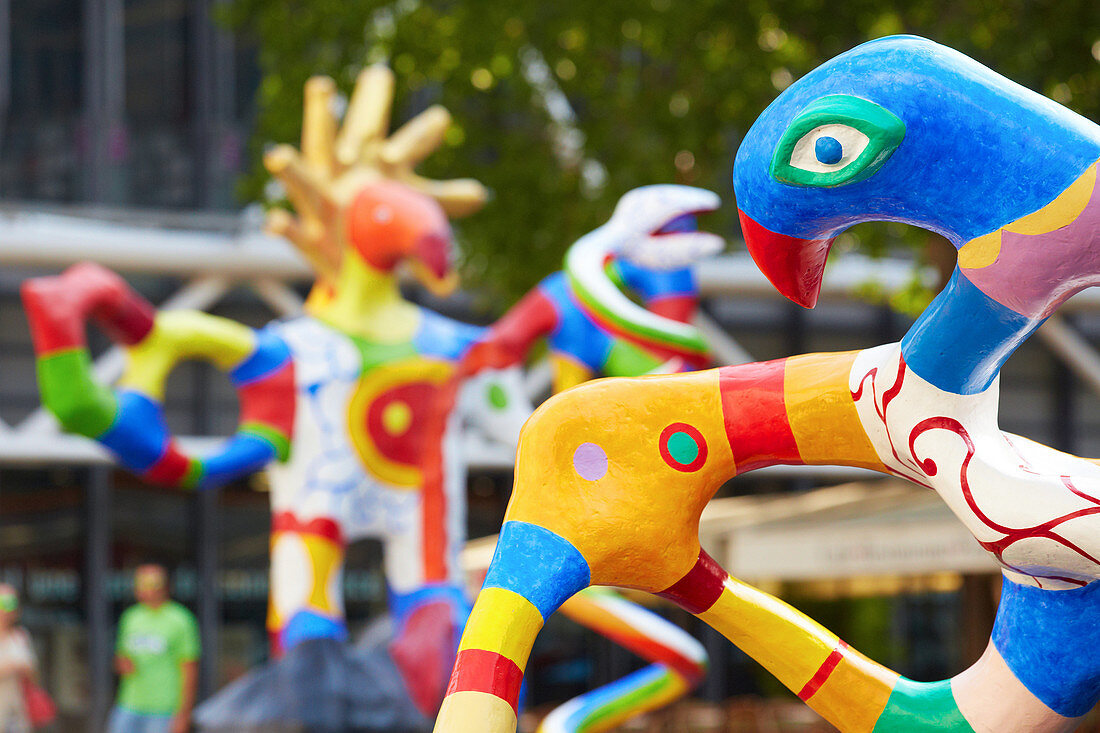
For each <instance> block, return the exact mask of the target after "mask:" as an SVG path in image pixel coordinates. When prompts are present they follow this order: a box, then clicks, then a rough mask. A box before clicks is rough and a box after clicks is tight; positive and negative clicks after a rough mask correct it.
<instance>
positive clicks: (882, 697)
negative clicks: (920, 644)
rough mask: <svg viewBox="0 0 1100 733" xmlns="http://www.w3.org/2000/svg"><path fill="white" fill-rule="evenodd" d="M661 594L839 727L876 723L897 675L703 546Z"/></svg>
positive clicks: (856, 728) (864, 728) (861, 727)
mask: <svg viewBox="0 0 1100 733" xmlns="http://www.w3.org/2000/svg"><path fill="white" fill-rule="evenodd" d="M658 595H661V596H663V597H665V598H669V599H670V600H673V601H675V602H676V603H678V604H679V605H681V606H682V607H683V608H685V609H687V610H688V611H690V612H691V613H694V614H695V615H696V616H698V617H699V618H700V619H702V620H703V621H705V622H706V623H707V624H709V625H710V626H712V627H713V628H714V629H716V630H717V631H719V632H720V633H721V634H722V635H723V636H725V637H726V638H727V639H729V640H730V641H732V642H733V643H734V644H736V645H737V646H738V647H739V648H740V649H741V650H742V651H744V652H745V653H746V654H748V655H749V656H751V657H752V658H753V659H755V660H756V661H758V662H760V663H761V664H762V665H763V666H764V667H766V668H767V669H768V671H770V672H771V673H772V674H773V675H775V676H776V678H778V679H779V681H780V682H782V683H783V684H784V685H786V686H787V687H788V688H789V689H790V690H792V691H794V692H795V693H796V694H798V696H799V697H800V698H801V699H802V700H804V701H805V702H806V703H807V704H808V705H809V706H810V707H811V708H813V709H814V710H816V711H817V712H818V713H820V714H821V715H822V716H823V717H824V718H825V719H826V720H828V721H829V722H830V723H832V724H833V725H835V726H837V727H838V728H840V729H841V730H844V731H871V730H873V729H874V728H875V725H876V722H877V721H878V719H879V717H880V716H881V715H882V714H883V712H884V711H885V709H886V707H887V701H888V700H889V699H890V697H891V693H892V692H893V690H894V687H895V686H896V685H897V683H898V681H899V679H900V678H899V676H898V674H897V673H895V672H892V671H890V670H889V669H886V668H885V667H882V666H881V665H879V664H877V663H875V662H872V661H871V660H869V659H867V658H866V657H864V656H863V655H862V654H860V653H859V652H857V651H855V650H854V649H852V648H850V647H849V646H848V645H847V644H845V643H844V642H843V641H842V640H841V639H839V638H838V637H837V636H836V635H835V634H833V633H832V632H830V631H829V630H828V629H826V628H824V627H823V626H821V625H820V624H818V623H817V622H816V621H814V620H812V619H810V618H809V617H808V616H805V615H804V614H802V613H800V612H799V611H797V610H795V609H794V608H792V607H790V606H788V605H787V604H786V603H783V602H782V601H780V600H779V599H777V598H774V597H772V596H770V595H768V594H767V593H764V592H762V591H759V590H757V589H756V588H753V587H752V586H749V585H746V584H744V583H742V582H741V581H739V580H736V579H735V578H732V577H730V576H729V575H728V574H727V573H726V572H725V571H724V570H723V569H722V568H721V566H719V565H718V563H716V562H715V561H714V560H712V559H711V558H710V557H709V556H708V555H707V554H706V553H705V552H701V553H700V555H699V561H698V562H697V563H696V564H695V567H694V568H692V569H691V571H690V572H689V573H687V575H685V576H684V577H683V578H682V579H681V580H680V581H678V582H677V583H676V584H674V585H673V586H671V587H669V588H668V589H666V590H665V591H662V592H661V593H659V594H658Z"/></svg>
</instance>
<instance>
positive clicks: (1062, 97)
mask: <svg viewBox="0 0 1100 733" xmlns="http://www.w3.org/2000/svg"><path fill="white" fill-rule="evenodd" d="M224 18H225V20H226V22H227V23H228V24H229V25H231V26H232V27H235V28H236V29H238V30H239V32H242V33H244V34H245V35H247V36H249V37H251V38H252V39H253V40H254V42H255V43H256V44H257V46H258V48H259V61H260V65H261V69H262V73H263V80H262V83H261V85H260V89H259V91H258V123H257V126H256V131H255V135H254V140H253V144H252V151H253V158H254V160H255V161H256V162H255V164H254V166H253V169H252V172H251V173H250V174H249V175H248V176H247V177H246V179H245V180H244V181H243V183H242V191H243V194H244V195H245V196H246V197H247V198H249V199H261V198H262V197H263V192H264V186H265V182H266V180H267V177H266V175H265V174H264V172H263V169H262V167H261V165H260V164H259V153H260V152H261V151H262V149H263V146H264V145H266V144H269V143H273V142H294V141H295V138H296V135H297V134H298V126H299V124H300V115H301V105H302V85H303V84H304V82H305V81H306V79H307V78H308V77H309V76H310V75H312V74H328V75H330V76H332V77H334V78H335V79H336V80H337V82H338V84H339V86H340V87H341V89H343V90H344V91H345V92H347V91H348V90H350V88H351V85H352V82H353V80H354V77H355V74H356V73H357V71H358V70H359V69H360V68H361V67H362V65H363V64H364V63H367V62H371V61H376V60H387V61H388V62H389V63H390V65H391V66H392V67H393V69H394V70H395V72H396V74H397V80H398V99H397V103H396V106H395V110H396V112H395V114H396V115H397V118H396V119H395V123H396V122H401V121H403V120H404V119H407V118H409V117H411V116H412V115H413V114H415V113H416V112H418V111H420V110H421V109H423V108H425V107H427V106H428V105H429V104H432V103H435V102H439V103H442V104H444V105H445V106H447V107H448V108H449V109H450V110H451V112H452V113H453V115H454V118H455V125H454V126H453V128H452V130H451V131H450V132H449V133H448V137H447V143H448V144H447V146H446V147H445V148H444V149H443V150H441V151H439V152H438V153H436V154H435V155H433V157H432V159H431V160H429V161H428V162H427V163H426V164H425V166H424V172H425V173H427V174H428V175H431V176H433V177H440V178H447V177H454V176H473V177H476V178H478V179H479V180H481V181H482V182H484V183H485V184H486V185H488V186H489V187H490V189H491V190H492V191H493V196H494V197H493V199H492V200H491V201H490V202H489V204H488V206H486V208H485V209H484V210H483V211H482V212H480V213H478V214H476V215H474V216H473V217H471V218H469V219H468V220H463V221H461V222H460V223H459V224H458V229H459V232H460V239H461V241H462V245H463V251H464V255H465V257H464V259H465V261H464V267H465V274H466V276H467V278H469V279H471V280H472V281H473V282H474V283H475V284H476V285H477V286H478V287H479V288H483V289H486V291H487V292H490V293H493V294H494V295H497V296H499V302H500V304H501V305H505V304H506V303H507V302H508V299H510V298H514V297H515V296H517V295H518V294H520V293H521V292H523V291H524V290H525V289H526V288H528V287H530V286H531V285H532V284H533V283H534V282H536V281H537V280H538V279H539V278H540V277H541V276H543V275H545V274H546V273H548V272H550V271H552V270H554V269H556V268H558V267H559V266H560V262H561V256H562V254H563V252H564V250H565V248H566V247H567V246H568V245H569V244H570V243H571V242H572V241H574V240H575V239H576V238H577V237H578V236H579V235H581V234H583V233H584V232H586V231H588V230H590V229H591V228H593V227H595V226H597V225H599V224H600V223H602V222H603V221H604V220H606V218H607V216H608V215H609V213H610V210H611V207H612V206H613V205H614V202H615V201H616V200H617V198H618V197H619V196H620V195H621V194H622V193H623V192H625V191H627V190H629V189H630V188H633V187H635V186H639V185H643V184H646V183H658V182H681V183H690V184H693V185H698V186H703V187H707V188H710V189H712V190H714V191H717V192H718V193H719V194H721V195H722V196H723V198H724V199H725V200H726V201H727V204H728V205H727V206H726V207H725V208H724V211H723V212H722V213H721V214H719V215H715V216H713V217H712V218H711V221H710V222H709V223H708V226H709V227H710V228H713V229H714V230H715V231H718V232H720V233H723V234H726V235H728V236H730V237H731V238H736V236H737V223H736V215H735V210H734V207H733V206H732V203H733V202H732V190H731V186H730V183H729V180H730V169H731V165H732V161H733V156H734V153H735V152H736V149H737V144H738V142H739V140H740V137H741V135H742V134H743V133H744V131H745V130H747V129H748V126H749V125H750V124H751V123H752V121H753V120H754V119H755V117H756V116H757V115H758V114H759V112H760V111H761V110H762V109H763V108H764V107H765V106H766V105H767V104H768V102H769V101H771V99H772V98H773V97H774V96H775V95H776V94H777V91H778V90H780V89H782V88H784V87H786V86H787V85H788V84H790V83H791V81H793V80H794V79H797V78H798V77H799V76H801V75H803V74H805V73H806V72H808V71H809V70H811V69H813V68H814V67H815V66H816V65H818V64H819V63H821V62H822V61H824V60H827V59H828V58H830V57H832V56H834V55H836V54H838V53H840V52H842V51H844V50H846V49H848V48H850V47H852V46H854V45H856V44H858V43H860V42H862V41H865V40H868V39H871V38H877V37H880V36H883V35H888V34H893V33H915V34H918V35H922V36H926V37H929V38H932V39H934V40H937V41H939V42H941V43H945V44H947V45H949V46H953V47H955V48H957V49H959V50H961V51H963V52H964V53H967V54H969V55H971V56H973V57H975V58H976V59H978V60H979V61H981V62H982V63H984V64H986V65H988V66H990V67H992V68H993V69H995V70H997V71H999V72H1001V73H1002V74H1004V75H1006V76H1008V77H1009V78H1012V79H1015V80H1016V81H1019V82H1020V83H1022V84H1024V85H1026V86H1028V87H1031V88H1033V89H1036V90H1038V91H1041V92H1042V93H1044V94H1047V95H1048V96H1051V97H1053V98H1054V99H1056V100H1058V101H1059V102H1062V103H1064V104H1067V105H1068V106H1070V107H1071V108H1073V109H1075V110H1077V111H1078V112H1081V113H1082V114H1084V115H1085V116H1087V117H1090V118H1091V119H1094V120H1097V119H1100V63H1098V60H1100V3H1097V2H1096V0H1058V1H1057V2H1054V1H1053V0H1044V1H1038V0H1002V1H1001V2H997V3H991V2H988V0H955V1H954V2H951V3H944V2H940V1H937V0H905V1H902V0H850V1H849V2H844V3H836V2H828V1H827V0H741V1H740V2H727V1H725V0H692V2H683V1H681V2H675V1H674V0H602V1H601V2H557V3H554V2H544V1H543V0H476V1H475V0H467V1H466V2H458V1H454V0H452V1H446V0H435V1H429V0H396V2H379V1H378V0H356V1H355V2H347V1H346V0H276V1H274V2H273V1H272V0H233V1H232V2H231V3H230V4H229V5H228V6H225V8H224ZM530 49H534V50H535V51H537V52H538V54H539V55H541V58H542V59H544V60H545V62H546V64H547V65H548V67H549V68H550V69H551V70H552V74H553V79H554V82H555V83H556V84H557V86H558V87H560V89H561V90H562V91H563V92H564V93H565V95H566V96H567V98H568V100H569V102H570V105H571V107H572V109H573V110H574V112H575V115H576V129H577V130H578V131H579V132H580V133H582V134H583V156H584V157H585V158H587V159H589V160H592V161H598V163H599V164H600V165H602V167H603V169H604V170H606V180H605V181H604V182H603V185H595V186H593V185H586V180H590V179H591V176H589V177H588V178H586V176H585V175H582V173H583V172H584V171H585V170H586V169H585V168H584V166H582V165H578V164H577V161H576V160H564V161H563V159H562V156H560V155H555V140H556V139H557V138H556V137H555V134H554V132H553V131H554V126H553V125H552V124H551V119H550V116H549V115H548V113H547V111H546V110H545V109H544V108H543V106H542V105H541V103H540V101H539V95H538V94H536V91H535V89H533V88H532V86H531V84H530V83H529V81H528V79H527V78H526V77H525V75H524V73H522V71H523V62H522V59H523V58H524V54H525V52H529V51H530ZM587 170H588V172H589V173H590V174H591V173H592V171H593V170H595V171H596V172H597V173H598V172H599V168H598V166H595V167H593V165H592V164H589V167H588V169H587ZM597 182H598V181H597ZM895 241H900V242H902V243H909V244H910V245H912V246H917V247H919V246H921V245H920V243H921V242H922V241H923V239H922V238H920V237H918V236H914V235H911V234H909V233H906V232H904V230H903V228H899V227H898V226H896V225H895V226H894V227H892V228H891V227H886V228H883V227H879V228H876V229H870V230H868V229H866V228H858V229H857V230H855V231H854V233H853V235H852V236H851V237H849V238H848V239H847V244H848V246H853V245H856V246H861V247H864V248H868V249H871V250H874V249H876V248H881V247H882V246H883V244H884V243H885V242H895Z"/></svg>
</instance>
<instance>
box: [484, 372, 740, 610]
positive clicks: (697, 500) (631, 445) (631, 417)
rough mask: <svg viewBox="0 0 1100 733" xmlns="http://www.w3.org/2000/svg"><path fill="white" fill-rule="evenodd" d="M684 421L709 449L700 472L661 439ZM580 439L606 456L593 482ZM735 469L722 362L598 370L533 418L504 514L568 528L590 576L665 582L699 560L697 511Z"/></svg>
mask: <svg viewBox="0 0 1100 733" xmlns="http://www.w3.org/2000/svg"><path fill="white" fill-rule="evenodd" d="M674 422H683V423H687V424H689V425H692V426H694V427H695V428H696V429H697V430H699V431H700V433H701V434H702V435H703V437H704V439H705V441H706V444H707V452H708V457H707V460H706V462H705V464H704V465H703V466H702V467H701V468H700V469H699V470H698V471H695V472H694V473H684V472H682V471H678V470H676V469H674V468H672V467H670V466H669V465H668V464H667V463H665V461H664V460H663V459H662V458H661V455H660V451H659V439H660V435H661V431H662V430H664V428H665V427H667V426H668V425H669V424H671V423H674ZM582 443H593V444H595V445H597V446H598V447H599V448H600V449H601V450H602V451H603V452H604V453H605V454H606V456H607V472H606V474H604V475H603V476H601V477H600V478H598V479H597V480H594V481H590V480H588V479H585V478H583V477H582V476H581V475H580V474H579V473H578V472H577V470H576V469H575V468H574V463H573V456H574V453H575V452H576V450H577V448H578V447H579V446H580V445H581V444H582ZM733 474H734V463H733V456H732V455H731V453H730V449H729V443H728V441H727V439H726V433H725V427H724V424H723V421H722V405H721V396H720V394H719V391H718V371H717V370H710V371H705V372H693V373H689V374H674V375H662V376H655V377H636V378H631V379H599V380H596V381H593V382H588V383H586V384H583V385H581V386H579V387H576V388H574V389H571V390H569V391H567V392H563V393H562V394H560V395H557V396H555V397H553V398H551V399H550V400H548V401H547V402H545V403H544V404H543V405H542V406H541V407H540V408H539V409H538V410H536V411H535V413H534V415H532V416H531V418H530V419H529V420H528V421H527V424H526V425H525V426H524V430H523V433H522V435H521V438H520V445H519V450H518V455H517V459H516V481H515V488H514V489H513V491H512V500H511V502H510V503H509V506H508V512H507V514H506V516H505V519H506V520H511V521H522V522H530V523H533V524H537V525H540V526H542V527H545V528H547V529H549V530H550V531H552V532H555V533H556V534H558V535H560V536H562V537H564V538H565V539H566V540H568V541H569V542H570V543H572V545H573V546H574V547H576V548H577V549H578V550H579V551H580V553H581V554H582V555H583V556H584V558H585V560H586V561H587V562H588V565H589V568H590V569H591V572H592V584H593V585H618V586H624V587H634V588H640V589H642V590H648V591H659V590H664V589H665V588H667V587H668V586H670V585H672V584H673V583H675V582H676V581H677V580H679V579H680V578H681V577H682V576H683V575H684V574H685V573H687V572H688V570H690V569H691V568H692V566H693V565H694V564H695V561H696V559H697V558H698V554H699V542H698V528H699V515H700V514H701V513H702V510H703V507H704V506H705V505H706V503H707V501H708V500H709V499H710V498H711V497H712V496H713V495H714V492H715V491H717V490H718V487H719V486H721V485H722V483H723V482H724V481H725V480H726V479H728V478H730V477H731V476H732V475H733Z"/></svg>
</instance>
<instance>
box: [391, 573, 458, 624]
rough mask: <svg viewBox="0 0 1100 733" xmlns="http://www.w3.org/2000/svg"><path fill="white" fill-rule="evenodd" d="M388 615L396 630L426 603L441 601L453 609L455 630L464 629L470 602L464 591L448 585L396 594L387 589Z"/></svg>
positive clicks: (433, 585)
mask: <svg viewBox="0 0 1100 733" xmlns="http://www.w3.org/2000/svg"><path fill="white" fill-rule="evenodd" d="M388 600H389V607H390V615H392V616H393V620H394V623H395V624H396V626H397V628H398V629H401V628H402V627H403V626H404V625H405V621H407V620H408V618H409V616H411V615H412V613H413V612H414V611H416V609H418V608H420V607H421V606H423V605H424V604H426V603H437V602H439V601H443V602H444V603H448V604H450V606H451V608H452V609H454V621H455V626H456V628H459V629H461V628H464V627H465V626H466V619H468V618H469V617H470V601H469V600H468V599H467V598H466V591H465V589H464V588H462V587H461V586H457V585H451V584H449V583H433V584H429V585H424V586H421V587H420V588H417V589H416V590H414V591H411V592H409V593H398V592H397V591H395V590H394V589H393V588H389V594H388Z"/></svg>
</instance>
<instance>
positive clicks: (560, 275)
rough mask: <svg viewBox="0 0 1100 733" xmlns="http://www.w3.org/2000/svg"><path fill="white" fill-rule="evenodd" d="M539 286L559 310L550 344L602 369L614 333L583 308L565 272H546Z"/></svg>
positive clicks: (590, 365)
mask: <svg viewBox="0 0 1100 733" xmlns="http://www.w3.org/2000/svg"><path fill="white" fill-rule="evenodd" d="M538 287H539V290H541V291H542V293H543V295H544V296H546V298H547V300H549V301H550V302H551V303H553V304H554V307H555V308H556V309H557V312H558V327H557V328H556V329H554V331H553V332H552V333H551V334H550V335H549V336H548V337H547V339H546V340H547V342H548V343H549V344H550V348H551V349H553V350H555V351H559V352H564V353H566V354H569V355H570V356H572V357H573V358H574V359H576V360H577V361H580V362H581V363H582V364H584V365H585V366H586V367H588V368H589V369H590V370H592V371H594V372H596V371H599V370H600V369H601V368H602V367H603V365H604V362H606V361H607V355H608V354H610V353H611V344H612V339H611V336H610V335H609V334H608V333H607V331H604V330H603V329H602V328H600V327H599V326H597V325H596V324H595V323H594V322H593V321H592V319H591V318H589V317H588V314H587V313H585V312H584V311H583V310H582V309H581V306H580V303H579V302H578V301H577V299H576V297H575V296H574V295H573V292H572V291H571V290H570V288H569V280H568V278H567V277H566V275H565V273H564V272H555V273H554V274H552V275H549V276H547V277H546V278H544V279H543V281H542V282H541V283H539V286H538Z"/></svg>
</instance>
